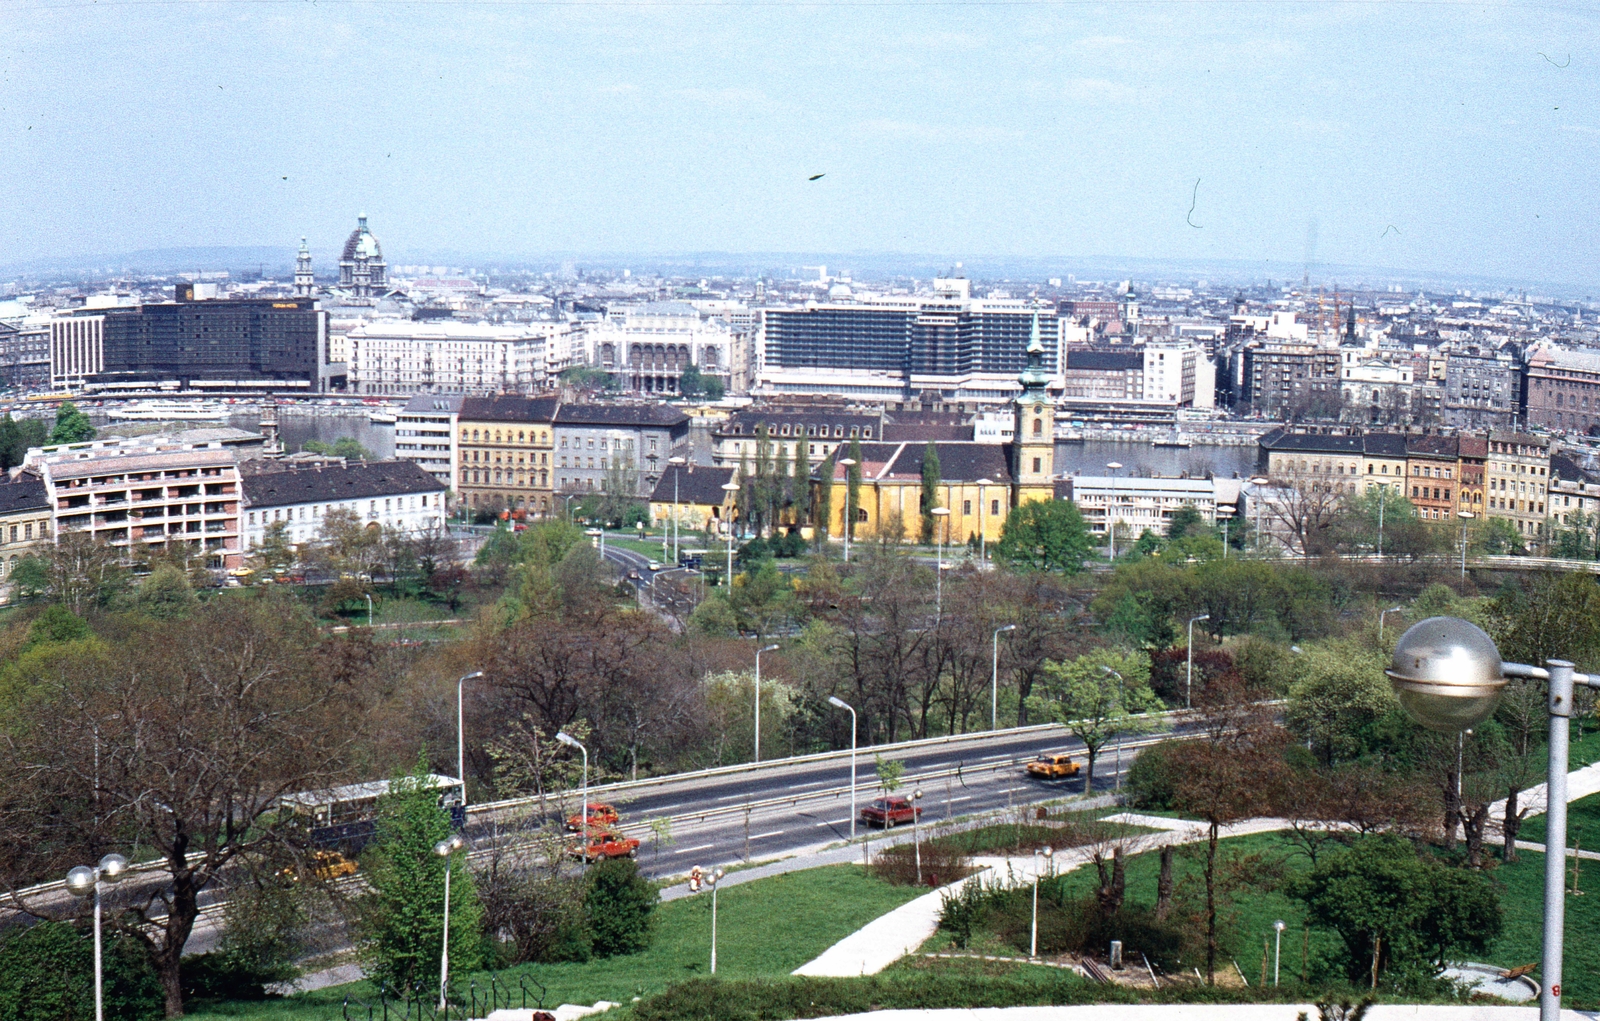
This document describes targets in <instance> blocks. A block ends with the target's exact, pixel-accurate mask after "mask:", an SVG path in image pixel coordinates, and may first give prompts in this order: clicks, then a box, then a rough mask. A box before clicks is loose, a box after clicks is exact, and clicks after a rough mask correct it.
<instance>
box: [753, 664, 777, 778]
mask: <svg viewBox="0 0 1600 1021" xmlns="http://www.w3.org/2000/svg"><path fill="white" fill-rule="evenodd" d="M776 648H777V646H776V645H769V646H767V647H766V648H763V649H757V650H756V761H757V762H760V761H761V654H762V653H763V652H771V651H772V650H774V649H776Z"/></svg>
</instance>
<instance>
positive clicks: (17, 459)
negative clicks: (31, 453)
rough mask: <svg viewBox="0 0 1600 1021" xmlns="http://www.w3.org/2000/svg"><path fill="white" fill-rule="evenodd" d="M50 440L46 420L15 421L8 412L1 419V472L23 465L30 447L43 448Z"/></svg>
mask: <svg viewBox="0 0 1600 1021" xmlns="http://www.w3.org/2000/svg"><path fill="white" fill-rule="evenodd" d="M49 438H50V430H49V429H48V428H46V427H45V424H44V419H41V418H24V419H14V418H12V417H11V413H10V412H7V413H6V415H5V417H4V418H0V470H9V469H12V468H15V467H16V466H17V465H19V464H21V463H22V460H23V458H24V457H26V456H27V454H28V449H29V448H30V447H42V446H44V445H45V443H46V442H47V441H48V440H49Z"/></svg>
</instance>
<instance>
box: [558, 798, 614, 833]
mask: <svg viewBox="0 0 1600 1021" xmlns="http://www.w3.org/2000/svg"><path fill="white" fill-rule="evenodd" d="M588 808H589V811H588V816H589V828H590V829H592V830H596V829H605V828H606V827H607V826H615V825H616V823H617V820H618V819H620V818H622V816H620V815H618V814H617V810H616V809H614V808H612V807H611V806H610V805H607V804H605V803H604V802H601V801H591V802H589V805H588ZM567 829H569V830H571V831H572V832H573V833H576V832H578V831H579V830H581V829H583V818H582V817H581V816H578V815H570V816H568V817H567Z"/></svg>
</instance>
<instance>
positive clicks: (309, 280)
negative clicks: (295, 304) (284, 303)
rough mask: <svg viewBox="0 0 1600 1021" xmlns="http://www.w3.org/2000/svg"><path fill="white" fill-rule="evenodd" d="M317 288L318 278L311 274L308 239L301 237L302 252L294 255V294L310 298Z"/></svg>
mask: <svg viewBox="0 0 1600 1021" xmlns="http://www.w3.org/2000/svg"><path fill="white" fill-rule="evenodd" d="M315 289H316V279H315V278H314V277H312V275H311V249H309V248H307V247H306V239H305V238H301V239H300V254H299V255H297V256H295V257H294V296H295V297H296V298H309V297H311V296H312V292H313V291H314V290H315Z"/></svg>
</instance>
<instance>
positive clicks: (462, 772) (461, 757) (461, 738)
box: [456, 670, 483, 826]
mask: <svg viewBox="0 0 1600 1021" xmlns="http://www.w3.org/2000/svg"><path fill="white" fill-rule="evenodd" d="M482 676H483V671H482V670H474V671H472V673H470V674H464V675H462V677H461V679H460V680H458V681H456V776H457V777H459V778H460V780H461V812H462V816H461V818H462V819H463V822H462V825H463V826H465V825H466V822H465V821H464V820H465V819H466V811H467V738H466V724H465V723H464V722H463V720H464V717H463V716H462V713H461V689H462V688H463V687H464V686H465V685H466V683H467V682H468V681H475V680H477V679H478V678H480V677H482Z"/></svg>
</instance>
